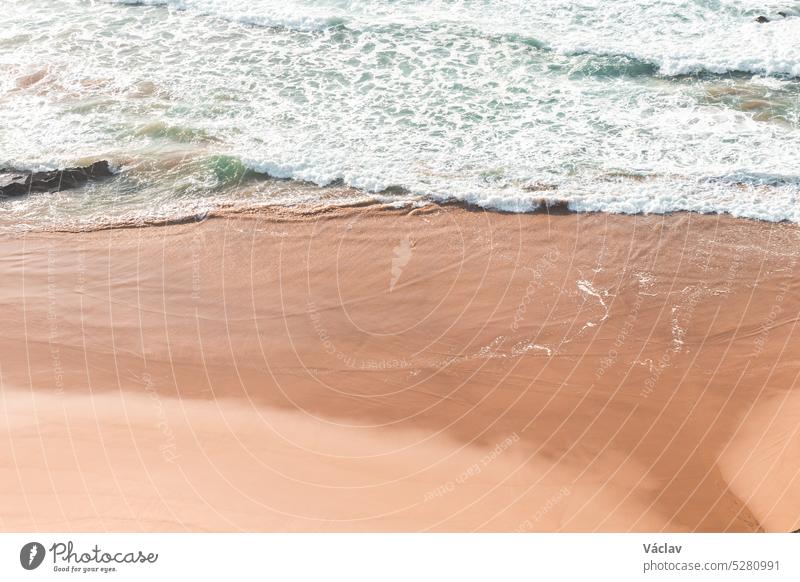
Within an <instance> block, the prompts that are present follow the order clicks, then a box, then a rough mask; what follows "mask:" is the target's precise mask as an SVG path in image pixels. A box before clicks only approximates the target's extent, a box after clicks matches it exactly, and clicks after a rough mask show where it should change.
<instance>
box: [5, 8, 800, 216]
mask: <svg viewBox="0 0 800 582" xmlns="http://www.w3.org/2000/svg"><path fill="white" fill-rule="evenodd" d="M9 2H10V5H11V7H10V9H9V10H6V11H4V12H2V13H0V48H1V49H2V50H0V72H1V73H2V74H0V130H2V131H0V167H2V166H10V167H16V168H25V167H27V168H32V169H33V168H36V169H39V168H43V167H49V168H53V167H59V166H64V165H72V164H75V163H77V162H83V161H86V160H93V159H97V158H108V159H111V160H112V161H114V162H116V163H118V164H119V165H120V166H121V167H122V169H123V172H122V175H121V176H120V177H118V178H116V179H115V180H113V181H111V183H110V184H109V185H108V186H107V187H103V186H102V185H97V187H96V188H97V189H96V190H93V191H92V196H93V197H94V198H93V199H92V202H91V204H90V203H89V202H86V200H85V199H84V198H85V197H84V198H82V196H83V194H82V192H81V191H77V192H75V193H74V194H67V193H64V195H63V196H62V197H58V198H54V199H53V200H52V202H50V203H49V205H48V204H45V203H44V202H43V201H42V199H40V198H35V197H32V198H31V199H30V200H27V201H26V200H21V201H17V202H14V203H2V202H0V207H2V208H0V211H2V212H4V213H5V215H7V216H19V217H20V220H22V219H24V220H26V221H27V220H30V221H34V217H35V216H36V215H37V213H38V214H44V215H46V218H47V220H50V221H52V220H57V219H58V216H59V212H61V213H64V214H65V215H66V214H70V213H72V214H74V213H77V212H82V213H86V214H87V215H91V216H97V215H101V214H103V213H104V212H106V213H112V214H114V213H116V214H118V215H125V216H129V215H131V214H132V213H133V214H136V213H139V214H140V215H141V216H145V217H146V216H162V215H163V213H164V212H165V209H169V211H170V212H172V211H173V210H176V209H177V210H178V211H179V210H180V209H181V208H189V209H192V211H194V209H196V208H202V209H213V208H214V207H215V204H230V203H236V204H239V203H253V204H268V203H292V202H293V201H297V200H299V199H301V200H303V201H307V200H308V197H309V196H313V194H311V190H303V194H302V196H300V198H299V199H298V198H296V192H287V191H285V190H281V191H280V192H278V191H276V189H275V188H271V187H270V188H268V187H265V186H263V184H260V183H258V184H256V183H255V182H253V183H250V182H248V183H247V185H246V187H245V188H236V185H237V184H238V181H239V180H240V178H241V176H240V175H239V173H237V172H242V171H243V167H239V166H240V164H239V161H240V162H241V164H243V166H246V167H249V168H251V169H252V170H255V171H257V172H260V173H264V174H269V175H271V176H274V177H276V178H290V179H293V180H297V181H299V182H309V183H313V184H316V185H319V186H329V185H332V184H338V183H343V184H344V185H347V186H351V187H353V188H355V189H358V190H360V191H362V192H363V193H362V194H358V193H357V192H353V191H351V192H349V193H347V196H363V197H367V196H369V197H374V198H377V199H380V200H383V201H386V202H395V203H403V202H410V203H421V202H422V201H426V200H437V201H443V200H461V201H464V202H468V203H470V204H475V205H478V206H481V207H484V208H489V209H500V210H505V211H515V212H526V211H531V210H535V209H536V208H538V207H539V206H540V205H541V203H542V201H543V200H557V201H566V202H568V203H569V205H570V207H572V208H573V209H575V210H581V211H597V210H603V211H611V212H622V213H637V212H649V213H662V212H672V211H677V210H692V211H697V212H727V213H730V214H733V215H736V216H743V217H750V218H757V219H763V220H792V221H800V210H798V208H800V204H798V202H799V197H800V171H798V168H799V167H800V163H798V162H800V155H798V153H797V152H800V100H798V94H800V80H798V79H794V78H793V77H794V76H800V16H798V15H794V16H793V15H790V16H789V17H787V18H783V17H781V16H780V15H779V14H778V12H780V11H783V10H786V9H787V7H786V5H785V3H783V2H779V1H776V0H769V1H767V2H756V1H755V0H691V1H690V0H663V1H658V2H657V1H655V0H618V1H616V2H603V1H601V0H579V1H574V0H570V1H567V0H541V1H540V2H529V1H527V0H526V1H523V0H486V1H480V2H478V1H476V0H459V1H455V0H428V1H425V2H421V1H417V0H392V1H389V0H370V1H367V0H318V1H313V2H312V1H311V0H283V1H281V2H278V1H277V0H115V1H112V2H103V3H90V2H87V1H84V0H52V2H49V3H47V4H44V3H41V2H36V1H35V0H9ZM90 10H91V11H92V14H91V18H89V17H87V12H88V11H90ZM759 15H765V16H766V17H768V18H770V19H771V21H770V22H768V23H765V24H759V23H757V22H755V19H756V17H757V16H759ZM21 30H24V31H26V34H21V33H20V31H21ZM42 35H47V38H48V42H46V43H43V42H40V41H37V40H36V39H40V38H42ZM688 73H703V74H701V75H698V76H690V77H685V76H684V75H686V74H688ZM734 73H735V74H734ZM153 127H156V128H158V130H157V131H154V130H153V129H152V128H153ZM226 160H227V161H226ZM230 160H237V161H235V162H230ZM237 168H238V169H237ZM318 192H319V193H318V194H317V196H318V197H321V198H324V197H325V196H327V194H325V193H322V192H321V191H318ZM337 201H339V199H337ZM4 204H5V205H4ZM3 205H4V206H3ZM9 213H10V214H9ZM74 218H75V217H74V216H71V217H70V219H74Z"/></svg>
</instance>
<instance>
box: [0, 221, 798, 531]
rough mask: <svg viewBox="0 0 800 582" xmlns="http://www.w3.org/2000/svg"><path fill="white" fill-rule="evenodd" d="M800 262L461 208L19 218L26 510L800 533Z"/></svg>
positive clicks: (5, 294)
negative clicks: (70, 226) (69, 223)
mask: <svg viewBox="0 0 800 582" xmlns="http://www.w3.org/2000/svg"><path fill="white" fill-rule="evenodd" d="M799 256H800V230H799V229H798V227H797V226H796V225H788V224H769V223H759V222H754V221H744V220H736V219H733V218H730V217H718V216H700V215H692V214H679V215H672V216H650V217H642V216H637V217H627V216H619V215H604V214H580V215H576V214H570V215H559V216H548V215H542V214H538V215H506V214H498V213H484V212H475V211H468V210H465V209H461V208H457V207H429V208H427V209H421V210H417V211H414V212H411V213H408V212H406V211H397V210H387V209H379V208H370V207H365V208H354V209H344V210H341V211H336V212H327V213H318V214H308V215H304V216H300V215H290V214H284V215H280V214H277V213H274V212H272V213H268V212H263V213H258V214H252V215H238V216H227V217H218V218H214V219H210V220H207V221H205V222H203V223H198V224H186V225H173V226H165V227H151V228H141V229H126V230H107V231H99V232H91V233H36V234H26V235H15V236H12V235H3V236H2V237H1V238H0V261H1V262H2V267H3V270H2V272H3V277H2V279H0V318H2V321H1V322H0V329H1V330H2V331H0V354H2V355H1V356H0V381H1V382H2V392H0V529H2V530H56V531H62V530H67V531H70V530H77V531H98V530H99V531H105V530H114V531H139V530H148V531H149V530H167V531H173V530H174V531H185V530H191V531H205V530H213V531H229V530H249V531H274V530H277V531H287V530H302V531H349V530H358V531H385V530H389V531H418V530H446V531H473V530H488V531H632V530H633V531H661V530H664V531H759V530H766V531H790V530H793V529H797V528H798V527H800V385H798V372H800V332H799V331H798V329H797V321H798V312H800V293H798V292H799V291H800V277H798V272H799V271H800V264H799V261H798V257H799Z"/></svg>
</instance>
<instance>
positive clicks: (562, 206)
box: [536, 198, 575, 214]
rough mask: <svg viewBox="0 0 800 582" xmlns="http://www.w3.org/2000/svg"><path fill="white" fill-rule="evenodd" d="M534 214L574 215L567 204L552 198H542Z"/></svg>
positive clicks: (564, 201)
mask: <svg viewBox="0 0 800 582" xmlns="http://www.w3.org/2000/svg"><path fill="white" fill-rule="evenodd" d="M536 212H545V213H547V214H574V213H575V211H574V210H572V209H571V208H570V207H569V202H568V201H566V200H559V199H553V198H542V199H541V200H539V206H538V208H537V210H536Z"/></svg>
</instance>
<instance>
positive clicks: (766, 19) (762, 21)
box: [756, 16, 769, 24]
mask: <svg viewBox="0 0 800 582" xmlns="http://www.w3.org/2000/svg"><path fill="white" fill-rule="evenodd" d="M756 22H758V23H760V24H764V23H765V22H769V18H767V17H766V16H759V17H758V18H756Z"/></svg>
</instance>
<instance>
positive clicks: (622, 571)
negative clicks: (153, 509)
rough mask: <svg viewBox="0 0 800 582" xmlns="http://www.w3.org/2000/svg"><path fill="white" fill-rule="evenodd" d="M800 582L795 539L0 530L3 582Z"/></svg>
mask: <svg viewBox="0 0 800 582" xmlns="http://www.w3.org/2000/svg"><path fill="white" fill-rule="evenodd" d="M190 577H196V578H197V579H198V580H226V581H230V582H238V581H240V580H242V581H243V580H275V581H280V582H284V581H290V582H291V581H298V582H300V581H302V582H308V581H314V580H325V581H329V580H331V581H338V580H342V581H347V582H359V581H362V580H363V581H365V582H367V581H369V582H391V581H398V582H399V581H403V582H405V581H412V580H413V581H415V582H416V581H428V580H430V581H435V582H449V581H458V582H470V581H473V580H475V581H478V580H480V581H481V582H483V581H486V580H490V581H498V582H516V581H526V582H531V581H540V580H541V581H544V582H552V581H560V580H565V581H573V580H574V581H578V580H592V581H598V580H613V581H614V582H618V581H626V580H695V581H703V580H716V581H725V582H729V581H735V580H749V581H755V580H757V581H761V580H791V581H798V580H800V535H798V534H67V533H63V534H0V580H3V581H15V582H16V581H17V580H20V581H24V580H66V579H70V580H109V581H111V580H114V581H120V582H121V581H124V580H136V581H141V580H147V581H148V582H150V581H158V580H169V581H170V582H172V581H176V580H192V579H193V578H190Z"/></svg>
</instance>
